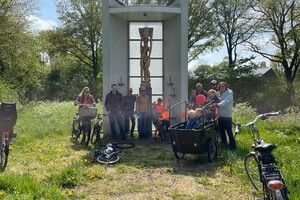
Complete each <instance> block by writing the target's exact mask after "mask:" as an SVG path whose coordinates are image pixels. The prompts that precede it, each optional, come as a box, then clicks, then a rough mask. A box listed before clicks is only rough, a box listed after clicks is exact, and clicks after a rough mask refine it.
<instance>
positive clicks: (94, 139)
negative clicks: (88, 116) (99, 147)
mask: <svg viewBox="0 0 300 200" xmlns="http://www.w3.org/2000/svg"><path fill="white" fill-rule="evenodd" d="M101 115H103V116H107V115H106V114H98V115H97V121H96V123H95V124H94V128H93V132H92V135H91V143H92V144H94V145H95V144H97V143H99V144H100V141H101V136H100V132H101V130H102V124H103V119H102V118H101Z"/></svg>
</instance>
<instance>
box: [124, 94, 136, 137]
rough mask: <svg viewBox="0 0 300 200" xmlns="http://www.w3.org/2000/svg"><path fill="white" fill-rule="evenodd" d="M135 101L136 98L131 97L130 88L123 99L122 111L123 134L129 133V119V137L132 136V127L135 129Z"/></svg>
mask: <svg viewBox="0 0 300 200" xmlns="http://www.w3.org/2000/svg"><path fill="white" fill-rule="evenodd" d="M135 101H136V96H134V95H132V88H128V91H127V95H125V96H124V98H123V111H124V117H125V119H124V122H125V133H126V134H128V132H129V119H130V120H131V129H130V137H134V136H133V132H134V127H135V118H134V117H133V114H134V104H135Z"/></svg>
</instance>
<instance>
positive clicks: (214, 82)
mask: <svg viewBox="0 0 300 200" xmlns="http://www.w3.org/2000/svg"><path fill="white" fill-rule="evenodd" d="M210 83H211V84H217V83H218V81H216V80H212V81H211V82H210Z"/></svg>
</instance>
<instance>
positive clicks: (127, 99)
mask: <svg viewBox="0 0 300 200" xmlns="http://www.w3.org/2000/svg"><path fill="white" fill-rule="evenodd" d="M135 101H136V96H135V95H126V96H124V98H123V111H124V112H125V113H127V114H133V112H134V103H135Z"/></svg>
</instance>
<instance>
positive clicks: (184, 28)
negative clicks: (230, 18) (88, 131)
mask: <svg viewBox="0 0 300 200" xmlns="http://www.w3.org/2000/svg"><path fill="white" fill-rule="evenodd" d="M102 13H103V97H104V98H105V96H106V94H107V93H108V92H109V91H110V85H111V84H112V83H116V84H118V83H120V79H121V77H122V78H123V83H124V84H120V85H118V88H119V91H120V92H121V93H122V94H123V95H125V94H126V89H127V87H128V74H129V73H128V69H129V67H128V55H129V53H128V49H129V48H128V22H129V21H141V20H142V21H163V23H164V47H163V49H164V51H163V56H164V69H163V70H164V71H163V72H164V85H163V93H164V94H163V98H164V99H165V103H166V104H167V105H168V106H172V105H174V104H176V103H178V102H180V101H184V100H187V96H188V62H187V61H188V54H187V52H188V48H187V47H188V38H187V37H188V1H179V0H175V1H173V2H172V5H170V6H166V7H162V6H136V7H135V6H130V7H124V6H122V5H120V4H119V3H118V2H117V1H115V0H109V1H103V5H102ZM144 13H147V16H146V17H145V16H144V15H143V14H144ZM143 16H144V17H143ZM169 77H171V80H172V83H173V84H168V83H169ZM182 110H184V108H183V106H181V108H178V109H174V110H173V112H171V116H172V117H173V118H172V122H171V124H173V123H176V122H178V121H179V120H180V112H181V111H182ZM104 112H106V110H105V109H104ZM104 129H105V132H108V131H109V127H108V121H107V119H106V120H105V123H104ZM106 130H107V131H106Z"/></svg>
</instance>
